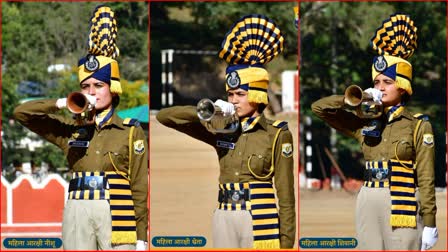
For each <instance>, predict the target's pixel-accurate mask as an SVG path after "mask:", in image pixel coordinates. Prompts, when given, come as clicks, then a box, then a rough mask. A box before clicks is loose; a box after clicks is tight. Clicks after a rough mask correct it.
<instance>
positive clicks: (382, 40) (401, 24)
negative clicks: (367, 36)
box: [371, 13, 417, 59]
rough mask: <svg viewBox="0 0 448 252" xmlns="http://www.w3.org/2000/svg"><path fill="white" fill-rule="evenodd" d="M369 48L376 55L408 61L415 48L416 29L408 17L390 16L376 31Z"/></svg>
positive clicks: (400, 15) (403, 15) (402, 15)
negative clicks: (374, 51)
mask: <svg viewBox="0 0 448 252" xmlns="http://www.w3.org/2000/svg"><path fill="white" fill-rule="evenodd" d="M371 46H372V48H373V50H376V51H377V53H378V55H390V56H395V57H400V58H402V59H408V58H409V57H411V56H412V55H413V54H414V51H415V49H416V48H417V27H416V26H414V21H413V20H411V18H410V17H409V15H406V14H399V13H396V14H392V15H391V16H390V17H389V18H388V19H386V20H384V21H383V23H382V25H381V26H380V27H379V28H378V29H377V30H376V32H375V35H374V36H373V37H372V39H371Z"/></svg>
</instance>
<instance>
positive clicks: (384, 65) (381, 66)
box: [373, 56, 387, 72]
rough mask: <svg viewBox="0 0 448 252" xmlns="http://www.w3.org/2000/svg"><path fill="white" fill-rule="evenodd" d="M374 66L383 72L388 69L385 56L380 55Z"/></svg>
mask: <svg viewBox="0 0 448 252" xmlns="http://www.w3.org/2000/svg"><path fill="white" fill-rule="evenodd" d="M373 67H375V70H376V71H377V72H382V71H384V70H386V68H387V61H386V60H385V59H384V57H383V56H378V57H376V59H375V63H374V64H373Z"/></svg>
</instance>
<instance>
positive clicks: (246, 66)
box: [219, 14, 284, 104]
mask: <svg viewBox="0 0 448 252" xmlns="http://www.w3.org/2000/svg"><path fill="white" fill-rule="evenodd" d="M283 41H284V38H283V35H282V33H281V31H280V29H279V28H278V26H277V25H276V24H275V23H274V21H273V20H272V19H270V18H268V17H266V16H264V15H260V14H250V15H247V16H244V17H242V18H240V19H239V20H238V21H236V22H235V24H234V25H233V26H232V27H231V28H230V30H229V32H228V33H227V34H226V36H225V37H224V40H223V41H222V43H221V51H220V52H219V57H220V58H221V59H223V60H225V61H226V62H227V63H228V64H229V65H228V67H227V69H226V89H227V90H228V89H232V88H237V87H238V88H242V89H244V90H246V91H248V100H249V102H254V103H264V104H268V95H267V90H268V84H269V76H268V73H267V71H266V69H265V68H264V65H265V64H266V63H268V62H270V61H271V60H272V59H274V58H275V57H276V56H277V55H278V54H279V53H281V52H282V50H283Z"/></svg>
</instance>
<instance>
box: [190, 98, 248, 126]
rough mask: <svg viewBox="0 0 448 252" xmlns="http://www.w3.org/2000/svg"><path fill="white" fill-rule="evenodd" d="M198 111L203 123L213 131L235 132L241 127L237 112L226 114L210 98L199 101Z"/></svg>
mask: <svg viewBox="0 0 448 252" xmlns="http://www.w3.org/2000/svg"><path fill="white" fill-rule="evenodd" d="M196 111H197V115H198V117H199V119H200V120H201V122H202V124H203V125H204V126H205V127H206V128H207V130H208V131H210V132H212V133H224V134H226V133H233V132H235V131H236V130H237V129H238V127H239V118H238V115H237V114H236V113H234V114H233V115H226V114H224V112H223V111H222V110H221V108H220V107H218V106H216V105H215V104H214V103H213V101H211V100H210V99H208V98H204V99H202V100H200V101H199V102H198V104H197V106H196Z"/></svg>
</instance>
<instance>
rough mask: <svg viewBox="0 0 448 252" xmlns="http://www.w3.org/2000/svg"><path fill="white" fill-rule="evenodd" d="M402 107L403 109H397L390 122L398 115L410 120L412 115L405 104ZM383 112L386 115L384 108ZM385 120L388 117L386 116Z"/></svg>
mask: <svg viewBox="0 0 448 252" xmlns="http://www.w3.org/2000/svg"><path fill="white" fill-rule="evenodd" d="M402 108H403V109H402V110H401V111H398V113H397V114H396V115H394V118H393V119H392V120H391V121H390V122H392V121H394V120H396V119H397V118H400V117H404V118H407V119H409V120H412V118H413V115H412V114H411V113H410V112H409V110H408V109H407V108H406V106H402ZM384 112H385V113H384V114H385V115H386V114H387V113H386V110H385V111H384ZM387 120H388V118H387V116H386V121H387Z"/></svg>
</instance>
